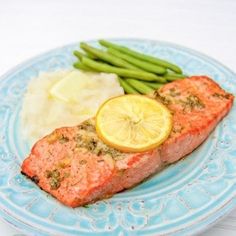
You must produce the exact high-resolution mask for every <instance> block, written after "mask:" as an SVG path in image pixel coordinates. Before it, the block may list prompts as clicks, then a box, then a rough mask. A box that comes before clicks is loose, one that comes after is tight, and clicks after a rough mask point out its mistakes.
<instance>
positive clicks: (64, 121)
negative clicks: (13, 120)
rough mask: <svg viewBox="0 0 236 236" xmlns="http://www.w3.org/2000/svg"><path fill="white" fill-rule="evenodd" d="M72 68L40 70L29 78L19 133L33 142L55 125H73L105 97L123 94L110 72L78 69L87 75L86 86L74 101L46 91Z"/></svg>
mask: <svg viewBox="0 0 236 236" xmlns="http://www.w3.org/2000/svg"><path fill="white" fill-rule="evenodd" d="M72 71H74V70H64V71H57V72H50V73H42V74H40V75H39V76H38V77H37V78H33V79H32V80H31V81H30V83H29V85H28V88H27V92H26V94H25V96H24V100H23V107H22V112H21V121H22V128H23V129H22V132H23V136H24V137H25V138H26V139H28V140H29V141H30V143H31V144H32V143H34V142H35V141H37V140H38V139H40V138H42V137H44V136H45V135H47V134H49V133H50V132H52V131H53V130H54V129H56V128H60V127H63V126H73V125H77V124H79V123H80V122H82V121H84V120H86V119H88V118H90V117H92V116H94V115H95V113H96V111H97V109H98V107H99V106H100V105H101V104H102V103H103V102H104V101H105V100H107V99H108V98H111V97H114V96H118V95H122V94H124V91H123V88H122V87H120V85H119V82H118V80H117V78H116V75H114V74H105V73H89V72H86V73H85V72H81V73H83V74H84V75H86V76H87V78H88V80H90V81H92V84H94V86H92V87H91V83H90V84H89V83H88V87H87V88H86V86H85V87H83V89H81V93H80V94H79V96H78V100H77V101H76V102H63V101H61V100H60V99H56V98H54V97H52V96H51V95H50V90H51V88H52V87H53V86H54V84H56V83H57V82H58V81H60V80H62V79H63V78H64V77H65V76H67V75H69V74H70V73H71V72H72Z"/></svg>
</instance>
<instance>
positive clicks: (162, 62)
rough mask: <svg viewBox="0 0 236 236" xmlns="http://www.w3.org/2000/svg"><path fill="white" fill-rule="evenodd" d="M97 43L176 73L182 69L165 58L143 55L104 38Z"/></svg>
mask: <svg viewBox="0 0 236 236" xmlns="http://www.w3.org/2000/svg"><path fill="white" fill-rule="evenodd" d="M99 43H100V44H101V45H102V46H104V47H111V48H114V49H116V50H118V51H120V52H123V53H125V54H128V55H130V56H133V57H135V58H139V59H141V60H144V61H148V62H151V63H153V64H156V65H159V66H163V67H165V68H167V69H170V70H172V71H174V72H176V73H178V74H182V70H181V68H180V67H178V66H177V65H174V64H172V63H170V62H168V61H165V60H162V59H159V58H156V57H153V56H149V55H145V54H143V53H140V52H137V51H134V50H131V49H129V48H127V47H124V46H120V45H117V44H114V43H110V42H108V41H106V40H99Z"/></svg>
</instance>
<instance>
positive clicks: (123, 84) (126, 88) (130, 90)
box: [118, 77, 139, 94]
mask: <svg viewBox="0 0 236 236" xmlns="http://www.w3.org/2000/svg"><path fill="white" fill-rule="evenodd" d="M118 80H119V82H120V85H121V87H122V88H123V89H124V91H125V92H126V93H128V94H139V92H138V91H137V90H136V89H134V88H133V87H132V86H131V85H130V84H128V83H127V82H126V81H125V80H124V79H121V78H120V77H118Z"/></svg>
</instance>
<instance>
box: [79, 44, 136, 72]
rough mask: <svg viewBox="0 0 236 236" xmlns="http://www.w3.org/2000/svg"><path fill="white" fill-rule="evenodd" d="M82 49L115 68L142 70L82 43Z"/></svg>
mask: <svg viewBox="0 0 236 236" xmlns="http://www.w3.org/2000/svg"><path fill="white" fill-rule="evenodd" d="M80 47H81V48H82V49H83V50H85V51H86V52H89V53H91V54H93V55H95V56H96V57H98V58H99V59H101V60H103V61H106V62H108V63H110V64H112V65H115V66H119V67H124V68H127V69H134V70H140V69H139V68H138V67H136V66H134V65H132V64H130V63H128V62H126V61H124V60H123V59H120V58H117V57H115V56H113V55H111V54H109V53H107V52H105V51H102V50H100V49H97V48H94V47H91V46H89V45H88V44H86V43H80Z"/></svg>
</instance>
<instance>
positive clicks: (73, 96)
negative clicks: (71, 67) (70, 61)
mask: <svg viewBox="0 0 236 236" xmlns="http://www.w3.org/2000/svg"><path fill="white" fill-rule="evenodd" d="M88 81H89V80H88V77H87V76H86V75H85V74H83V73H81V72H79V71H73V72H71V73H70V74H68V75H67V76H65V77H64V78H63V79H61V80H60V81H58V82H57V83H56V84H54V86H53V87H52V88H51V89H50V91H49V92H50V95H51V96H52V97H53V98H56V99H59V100H61V101H64V102H77V101H78V96H79V94H80V93H81V91H82V89H83V88H86V87H87V84H88Z"/></svg>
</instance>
